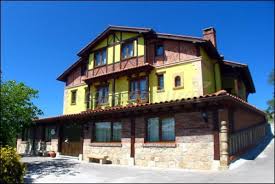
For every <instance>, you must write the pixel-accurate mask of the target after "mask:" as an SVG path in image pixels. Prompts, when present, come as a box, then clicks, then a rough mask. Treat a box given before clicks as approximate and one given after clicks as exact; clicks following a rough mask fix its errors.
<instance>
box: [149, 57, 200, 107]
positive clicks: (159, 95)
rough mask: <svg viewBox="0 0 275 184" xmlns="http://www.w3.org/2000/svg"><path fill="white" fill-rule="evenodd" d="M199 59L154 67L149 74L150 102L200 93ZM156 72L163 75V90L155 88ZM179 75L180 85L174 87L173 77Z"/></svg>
mask: <svg viewBox="0 0 275 184" xmlns="http://www.w3.org/2000/svg"><path fill="white" fill-rule="evenodd" d="M200 62H201V61H200V60H197V61H193V62H187V63H181V64H179V65H173V66H170V67H163V68H157V69H154V70H153V71H152V72H151V74H150V76H149V90H150V99H151V102H160V101H166V100H175V99H181V98H188V97H194V96H199V95H202V93H203V92H202V80H201V77H202V76H201V64H200ZM157 73H163V75H164V91H158V89H157V75H156V74H157ZM176 76H180V77H181V84H182V85H181V87H179V88H175V82H174V80H175V77H176Z"/></svg>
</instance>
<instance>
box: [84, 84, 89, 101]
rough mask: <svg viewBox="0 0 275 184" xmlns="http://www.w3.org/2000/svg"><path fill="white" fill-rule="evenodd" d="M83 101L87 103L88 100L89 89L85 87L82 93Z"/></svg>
mask: <svg viewBox="0 0 275 184" xmlns="http://www.w3.org/2000/svg"><path fill="white" fill-rule="evenodd" d="M84 95H85V96H84V103H88V102H89V98H90V93H89V89H88V88H87V87H86V88H85V94H84Z"/></svg>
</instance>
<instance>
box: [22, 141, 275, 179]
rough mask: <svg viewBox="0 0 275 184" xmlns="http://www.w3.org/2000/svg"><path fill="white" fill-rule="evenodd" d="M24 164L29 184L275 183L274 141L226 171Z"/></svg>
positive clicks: (59, 161) (43, 161)
mask: <svg viewBox="0 0 275 184" xmlns="http://www.w3.org/2000/svg"><path fill="white" fill-rule="evenodd" d="M255 157H257V158H255ZM22 161H23V162H25V163H26V164H27V165H28V172H27V174H26V176H25V181H26V182H28V183H31V182H33V183H44V182H48V183H67V182H68V183H92V182H128V183H131V182H132V183H133V182H140V183H143V182H146V183H149V182H151V183H152V182H165V183H171V182H172V183H175V182H178V183H185V182H186V183H192V182H203V183H217V182H227V183H229V182H238V183H241V182H250V183H262V182H265V183H273V182H274V138H273V137H269V138H267V139H265V140H264V141H263V142H262V143H261V144H260V145H259V146H258V147H257V148H255V149H253V150H251V151H250V152H248V153H247V154H245V155H243V156H242V157H241V159H239V160H237V161H236V162H234V163H233V164H232V165H231V166H230V169H229V170H227V171H188V170H181V169H158V168H140V167H136V166H135V167H131V166H117V165H99V164H95V163H83V162H79V161H77V160H72V159H65V158H55V159H52V158H45V157H23V158H22Z"/></svg>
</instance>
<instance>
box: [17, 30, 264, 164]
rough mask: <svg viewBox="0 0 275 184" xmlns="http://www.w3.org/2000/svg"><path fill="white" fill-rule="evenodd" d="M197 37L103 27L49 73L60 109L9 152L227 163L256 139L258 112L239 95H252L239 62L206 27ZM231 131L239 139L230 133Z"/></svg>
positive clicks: (260, 115)
mask: <svg viewBox="0 0 275 184" xmlns="http://www.w3.org/2000/svg"><path fill="white" fill-rule="evenodd" d="M202 35H203V36H202V37H192V36H184V35H173V34H165V33H158V32H156V31H154V30H153V29H150V28H133V27H121V26H109V27H108V28H107V29H106V30H105V31H104V32H102V33H101V34H100V35H99V36H98V37H96V38H95V39H94V40H93V41H91V42H90V43H89V44H88V45H87V46H85V47H84V48H83V49H82V50H81V51H80V52H79V53H78V54H77V55H78V56H79V60H78V61H76V62H75V63H74V64H73V65H71V66H70V67H69V68H68V69H67V70H65V72H63V73H62V74H61V75H60V76H59V77H58V80H59V81H62V82H64V83H65V89H64V109H63V115H60V116H57V117H49V118H44V119H39V120H36V121H35V122H34V126H33V127H32V128H31V129H26V131H24V133H23V135H22V136H21V137H19V139H18V145H17V149H18V151H19V152H22V153H27V152H28V151H29V152H30V151H32V153H36V154H38V153H39V152H41V150H44V151H45V150H46V151H56V152H59V153H60V154H61V155H71V156H79V155H80V157H81V159H83V160H86V161H88V160H90V159H91V158H95V159H96V158H98V157H100V156H102V157H106V158H107V161H108V162H109V163H113V164H123V165H139V166H150V167H178V168H192V169H211V168H217V166H218V165H223V163H226V164H225V165H228V164H229V161H228V162H226V160H229V158H231V157H229V156H234V155H237V154H238V153H240V152H241V151H243V150H244V149H246V148H248V147H249V146H252V145H255V144H257V142H258V141H259V140H260V139H261V138H262V137H264V135H265V125H266V119H265V115H264V113H263V112H261V111H260V110H258V109H257V108H255V107H254V106H252V105H250V104H249V103H248V102H247V100H248V96H249V94H250V93H254V92H255V87H254V84H253V80H252V77H251V74H250V72H249V69H248V66H247V65H245V64H241V63H237V62H232V61H227V60H225V59H224V58H223V57H222V56H221V55H220V54H219V52H218V49H217V42H216V31H215V29H214V28H212V27H210V28H206V29H204V30H203V33H202ZM221 122H223V123H225V124H226V126H225V128H226V130H227V132H226V133H224V132H222V131H221V128H222V127H223V126H224V124H221ZM240 132H245V135H241V136H239V137H241V138H240V141H239V140H233V138H232V139H230V135H233V134H234V135H235V134H240ZM253 132H254V133H253ZM221 133H224V134H222V135H221ZM241 134H242V133H241ZM224 135H226V136H227V138H228V139H229V140H230V142H227V143H226V144H228V147H229V148H228V150H226V151H227V152H228V154H227V156H226V155H225V154H224V153H225V151H224V150H223V147H222V145H224V144H222V141H223V138H224ZM242 136H244V137H242ZM228 139H227V140H228ZM249 141H250V142H249ZM239 142H240V143H239ZM239 144H240V145H239ZM222 153H223V155H221V154H222ZM229 153H230V154H231V155H230V154H229ZM227 158H228V159H227ZM217 163H221V164H217Z"/></svg>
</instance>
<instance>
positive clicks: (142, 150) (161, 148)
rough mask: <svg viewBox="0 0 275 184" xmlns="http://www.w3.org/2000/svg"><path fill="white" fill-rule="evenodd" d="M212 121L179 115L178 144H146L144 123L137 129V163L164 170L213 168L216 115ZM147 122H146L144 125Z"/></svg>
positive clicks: (176, 118)
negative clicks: (213, 131) (214, 120)
mask: <svg viewBox="0 0 275 184" xmlns="http://www.w3.org/2000/svg"><path fill="white" fill-rule="evenodd" d="M208 114H209V115H208V122H207V123H206V122H204V120H203V119H202V118H201V114H200V113H198V112H193V113H179V114H176V115H175V121H176V128H175V129H176V141H175V142H170V143H146V142H144V138H143V137H144V136H145V135H144V134H145V131H144V128H143V127H144V125H143V124H144V123H145V122H144V120H142V118H140V119H139V121H138V123H137V125H136V126H138V128H137V131H138V132H137V136H139V137H141V138H136V144H135V164H136V165H139V166H149V167H163V168H188V169H211V168H212V165H213V160H214V159H213V156H214V141H213V134H212V128H213V125H212V123H213V122H212V113H208ZM142 121H143V123H142Z"/></svg>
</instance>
